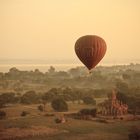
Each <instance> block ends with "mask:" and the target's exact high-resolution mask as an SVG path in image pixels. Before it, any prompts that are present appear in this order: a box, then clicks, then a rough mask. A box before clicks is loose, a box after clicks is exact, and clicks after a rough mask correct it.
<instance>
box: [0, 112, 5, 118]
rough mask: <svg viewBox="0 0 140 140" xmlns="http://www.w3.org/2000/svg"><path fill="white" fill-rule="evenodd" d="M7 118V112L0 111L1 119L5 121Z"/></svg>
mask: <svg viewBox="0 0 140 140" xmlns="http://www.w3.org/2000/svg"><path fill="white" fill-rule="evenodd" d="M5 118H6V112H5V111H2V110H1V111H0V119H5Z"/></svg>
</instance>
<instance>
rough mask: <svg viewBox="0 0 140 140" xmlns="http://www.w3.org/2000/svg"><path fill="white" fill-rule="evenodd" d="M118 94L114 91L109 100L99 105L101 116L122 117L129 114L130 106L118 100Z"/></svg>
mask: <svg viewBox="0 0 140 140" xmlns="http://www.w3.org/2000/svg"><path fill="white" fill-rule="evenodd" d="M116 94H117V93H116V91H115V90H113V91H112V94H111V96H108V100H105V101H104V102H102V103H100V104H99V107H100V109H101V115H104V116H121V115H125V114H127V111H128V105H127V104H124V103H122V102H121V101H120V100H118V99H117V97H116Z"/></svg>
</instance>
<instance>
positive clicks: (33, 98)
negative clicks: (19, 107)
mask: <svg viewBox="0 0 140 140" xmlns="http://www.w3.org/2000/svg"><path fill="white" fill-rule="evenodd" d="M38 102H39V96H38V95H37V94H36V92H35V91H28V92H26V93H25V94H24V95H23V96H22V97H21V103H23V104H32V103H38Z"/></svg>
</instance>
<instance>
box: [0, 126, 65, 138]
mask: <svg viewBox="0 0 140 140" xmlns="http://www.w3.org/2000/svg"><path fill="white" fill-rule="evenodd" d="M62 132H64V131H61V130H58V129H54V128H48V127H45V126H31V127H29V128H8V129H1V130H0V140H9V139H15V138H16V139H17V138H26V137H35V136H42V135H46V136H50V135H55V134H58V133H62Z"/></svg>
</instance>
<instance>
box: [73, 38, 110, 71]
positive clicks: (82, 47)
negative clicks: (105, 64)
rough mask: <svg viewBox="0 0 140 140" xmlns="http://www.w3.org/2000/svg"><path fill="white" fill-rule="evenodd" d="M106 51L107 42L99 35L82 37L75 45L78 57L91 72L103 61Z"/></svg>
mask: <svg viewBox="0 0 140 140" xmlns="http://www.w3.org/2000/svg"><path fill="white" fill-rule="evenodd" d="M106 49H107V46H106V42H105V41H104V39H102V38H101V37H99V36H97V35H86V36H82V37H80V38H79V39H78V40H77V41H76V43H75V53H76V55H77V56H78V58H79V59H80V60H81V62H82V63H83V64H84V65H85V66H86V67H87V68H88V69H89V70H91V69H92V68H94V67H95V66H96V65H97V64H98V63H99V62H100V61H101V59H102V58H103V57H104V55H105V53H106Z"/></svg>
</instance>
